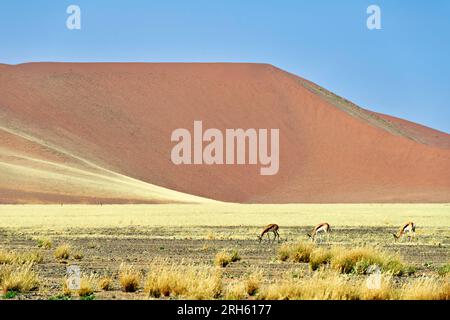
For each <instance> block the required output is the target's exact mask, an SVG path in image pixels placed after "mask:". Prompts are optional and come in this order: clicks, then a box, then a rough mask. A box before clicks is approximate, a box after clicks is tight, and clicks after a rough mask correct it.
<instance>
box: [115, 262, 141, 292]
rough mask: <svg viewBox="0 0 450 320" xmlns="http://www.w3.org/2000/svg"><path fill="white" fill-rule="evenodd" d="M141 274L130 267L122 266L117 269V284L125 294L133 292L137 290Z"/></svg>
mask: <svg viewBox="0 0 450 320" xmlns="http://www.w3.org/2000/svg"><path fill="white" fill-rule="evenodd" d="M140 281H141V274H140V273H139V272H138V271H136V269H135V268H134V267H133V266H131V265H126V264H122V265H121V266H120V269H119V282H120V285H121V287H122V290H123V291H125V292H135V291H137V290H138V288H139V284H140Z"/></svg>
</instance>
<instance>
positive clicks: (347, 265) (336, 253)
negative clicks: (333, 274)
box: [331, 247, 406, 276]
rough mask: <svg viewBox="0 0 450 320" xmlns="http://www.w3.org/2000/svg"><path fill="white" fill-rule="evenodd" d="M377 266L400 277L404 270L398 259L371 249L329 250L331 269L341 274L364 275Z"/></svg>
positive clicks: (338, 248)
mask: <svg viewBox="0 0 450 320" xmlns="http://www.w3.org/2000/svg"><path fill="white" fill-rule="evenodd" d="M374 265H376V266H378V267H379V268H380V269H381V270H382V271H383V272H387V273H390V274H393V275H398V276H400V275H402V274H403V273H404V272H405V270H406V268H405V266H404V265H403V263H402V262H401V260H400V258H399V257H396V256H395V255H392V254H388V253H386V252H383V251H380V250H378V249H375V248H371V247H361V248H353V249H348V248H344V247H334V248H332V249H331V267H332V268H334V269H336V270H338V271H340V272H341V273H356V274H366V273H367V270H368V269H369V267H370V266H374Z"/></svg>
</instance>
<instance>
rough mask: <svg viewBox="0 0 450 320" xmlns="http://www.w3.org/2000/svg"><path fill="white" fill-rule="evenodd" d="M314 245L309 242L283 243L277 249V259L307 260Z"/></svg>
mask: <svg viewBox="0 0 450 320" xmlns="http://www.w3.org/2000/svg"><path fill="white" fill-rule="evenodd" d="M313 249H314V246H313V245H312V244H310V243H304V242H298V243H285V244H283V245H281V247H280V248H279V249H278V259H279V260H281V261H286V260H291V261H293V262H306V263H307V262H309V259H310V256H311V252H312V251H313Z"/></svg>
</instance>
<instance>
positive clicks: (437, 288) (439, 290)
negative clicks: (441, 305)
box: [400, 276, 450, 300]
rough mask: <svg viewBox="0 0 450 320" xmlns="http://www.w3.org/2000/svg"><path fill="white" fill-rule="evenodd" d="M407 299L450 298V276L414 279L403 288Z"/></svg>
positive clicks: (403, 293) (404, 297) (402, 290)
mask: <svg viewBox="0 0 450 320" xmlns="http://www.w3.org/2000/svg"><path fill="white" fill-rule="evenodd" d="M400 298H401V299H405V300H450V276H447V277H441V278H435V277H424V278H418V279H412V280H410V281H408V282H407V283H405V284H404V285H403V286H402V288H401V293H400Z"/></svg>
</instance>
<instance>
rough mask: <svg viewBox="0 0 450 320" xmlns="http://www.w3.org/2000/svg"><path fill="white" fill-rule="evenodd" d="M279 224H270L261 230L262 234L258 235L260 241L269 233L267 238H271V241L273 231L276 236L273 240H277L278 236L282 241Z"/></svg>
mask: <svg viewBox="0 0 450 320" xmlns="http://www.w3.org/2000/svg"><path fill="white" fill-rule="evenodd" d="M278 229H279V227H278V225H277V224H269V225H268V226H267V227H265V228H264V230H263V231H262V232H261V235H260V236H258V240H259V243H261V240H262V238H263V236H264V235H265V234H267V238H268V239H269V243H270V236H269V232H273V234H274V238H273V241H275V240H276V239H277V237H278V241H280V234H279V233H278Z"/></svg>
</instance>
